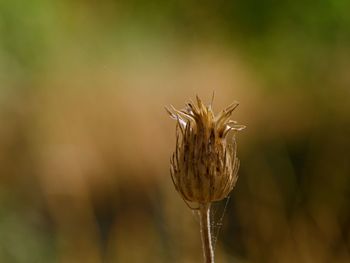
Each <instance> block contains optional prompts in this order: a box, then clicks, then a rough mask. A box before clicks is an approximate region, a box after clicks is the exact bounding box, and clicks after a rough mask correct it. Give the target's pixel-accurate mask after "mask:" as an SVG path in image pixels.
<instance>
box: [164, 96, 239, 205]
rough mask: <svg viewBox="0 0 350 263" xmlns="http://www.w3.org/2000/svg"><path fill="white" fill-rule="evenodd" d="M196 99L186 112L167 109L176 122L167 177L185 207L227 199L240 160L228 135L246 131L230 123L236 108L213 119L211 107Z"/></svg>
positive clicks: (225, 111)
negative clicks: (173, 144)
mask: <svg viewBox="0 0 350 263" xmlns="http://www.w3.org/2000/svg"><path fill="white" fill-rule="evenodd" d="M196 98H197V105H195V104H194V103H192V102H190V103H188V104H186V107H185V109H183V110H176V109H175V108H174V107H172V110H169V109H167V111H168V113H169V115H170V116H171V117H172V118H173V119H175V120H176V122H177V123H176V148H175V151H174V153H173V155H172V158H171V166H170V173H171V178H172V180H173V183H174V186H175V188H176V190H177V192H179V194H180V195H181V196H182V198H183V199H184V200H185V202H186V203H188V202H191V203H197V204H205V203H210V202H214V201H219V200H221V199H223V198H225V197H227V196H228V194H229V193H230V191H231V190H232V188H233V187H234V186H235V184H236V181H237V177H238V175H237V173H238V168H239V160H238V158H237V156H236V150H237V145H236V139H235V136H234V135H233V136H232V141H231V140H230V141H228V140H227V135H228V133H229V132H231V131H233V132H237V131H240V130H242V129H244V128H245V126H243V125H238V124H237V123H236V122H235V121H232V120H229V118H230V116H231V114H232V112H233V111H234V109H235V108H236V107H237V106H238V103H233V104H231V105H230V106H228V107H227V108H226V109H225V110H223V111H222V112H220V113H219V114H218V115H217V116H214V113H213V110H212V106H211V104H210V105H209V106H206V105H204V104H203V103H202V101H201V100H200V99H199V98H198V96H197V97H196Z"/></svg>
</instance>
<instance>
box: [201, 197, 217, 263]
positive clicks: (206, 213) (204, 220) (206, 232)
mask: <svg viewBox="0 0 350 263" xmlns="http://www.w3.org/2000/svg"><path fill="white" fill-rule="evenodd" d="M199 218H200V219H199V220H200V230H201V237H202V247H203V256H204V262H205V263H214V250H213V245H212V243H211V233H210V203H207V204H200V205H199Z"/></svg>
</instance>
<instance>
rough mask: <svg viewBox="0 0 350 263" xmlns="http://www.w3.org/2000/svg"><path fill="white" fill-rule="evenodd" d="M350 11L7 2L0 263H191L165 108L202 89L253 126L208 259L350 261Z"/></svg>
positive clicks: (1, 64) (339, 7)
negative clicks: (172, 170)
mask: <svg viewBox="0 0 350 263" xmlns="http://www.w3.org/2000/svg"><path fill="white" fill-rule="evenodd" d="M347 9H348V3H347V2H346V1H325V0H324V1H319V2H318V3H317V4H316V3H310V4H308V3H305V2H301V1H293V2H291V1H283V2H281V3H273V2H272V1H268V2H264V5H262V4H261V3H259V2H258V1H235V2H232V3H231V2H230V3H228V2H222V3H221V2H220V1H219V2H215V3H214V2H213V3H212V2H207V3H201V4H200V5H199V4H198V3H195V2H193V1H170V2H166V3H165V2H162V1H156V2H153V3H149V2H147V3H146V2H144V1H131V2H130V1H129V2H128V3H126V2H125V3H123V2H114V1H100V2H98V3H97V2H94V1H77V2H74V3H72V2H69V1H51V2H47V1H40V0H36V1H30V2H28V1H20V0H15V1H2V2H1V3H0V167H1V169H0V184H1V185H0V207H1V208H0V233H1V234H0V262H116V261H122V262H126V261H127V262H141V261H145V262H199V261H200V260H201V248H200V238H199V233H198V224H197V223H198V222H196V218H195V216H192V215H191V212H190V211H189V209H188V208H187V207H186V206H185V205H184V203H183V202H182V200H180V198H179V197H178V196H177V195H176V193H175V190H174V189H173V186H172V184H171V180H170V178H169V171H168V165H169V157H170V155H171V152H172V150H173V146H174V140H175V138H174V127H173V123H172V122H171V121H170V120H168V118H167V115H166V114H165V112H164V111H163V106H164V105H169V104H174V105H175V106H177V107H181V105H182V104H183V103H184V100H186V99H188V98H193V97H194V95H195V94H196V93H198V94H200V95H201V96H202V97H204V98H205V97H206V98H207V101H209V99H210V97H211V93H212V91H213V90H215V92H216V99H215V101H214V108H215V109H220V108H223V107H224V106H225V105H227V104H229V103H230V102H232V100H239V101H240V102H241V106H240V107H239V109H238V111H237V112H236V113H235V114H234V117H233V118H234V119H237V120H238V121H239V122H240V123H243V124H246V125H247V126H248V128H247V129H246V130H245V132H244V133H242V134H240V136H239V138H238V151H239V157H240V159H241V170H240V178H239V181H238V184H237V187H236V188H235V190H234V192H233V193H232V196H231V199H230V202H229V203H228V207H227V209H226V215H225V217H224V220H223V227H222V229H221V231H220V236H219V241H218V244H217V260H218V262H233V261H235V260H236V261H237V262H329V261H332V262H348V261H349V259H350V255H349V249H350V244H349V240H350V236H349V233H350V231H349V222H350V214H349V211H348V204H349V198H350V196H349V194H350V189H349V185H350V184H349V174H350V166H349V161H348V160H349V159H350V158H349V157H350V156H349V149H350V139H349V134H350V123H349V120H350V118H349V115H350V108H349V107H350V106H349V103H348V101H349V95H350V94H349V88H348V87H349V84H350V77H349V74H348V68H349V62H348V61H350V60H349V54H350V52H349V40H350V38H349V32H348V30H347V28H348V27H349V23H350V20H349V18H348V16H347V13H346V10H347ZM218 207H220V205H218ZM218 211H219V213H220V211H221V210H220V209H218Z"/></svg>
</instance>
